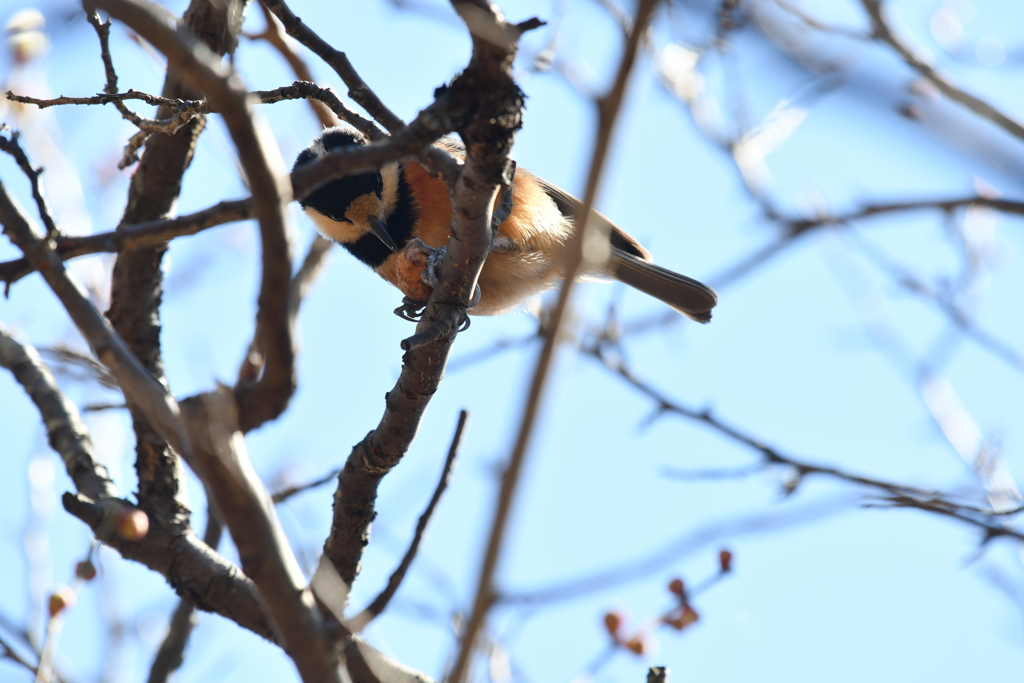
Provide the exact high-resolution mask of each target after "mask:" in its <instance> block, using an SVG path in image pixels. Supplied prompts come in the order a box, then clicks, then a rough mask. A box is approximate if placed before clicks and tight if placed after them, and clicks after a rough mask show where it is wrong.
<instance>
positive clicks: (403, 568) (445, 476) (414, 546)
mask: <svg viewBox="0 0 1024 683" xmlns="http://www.w3.org/2000/svg"><path fill="white" fill-rule="evenodd" d="M468 420H469V412H468V411H466V410H463V411H461V412H460V413H459V423H458V425H456V427H455V436H453V437H452V445H451V446H450V447H449V448H448V457H447V458H446V459H445V461H444V467H443V468H442V470H441V479H440V480H439V481H438V482H437V486H436V487H435V488H434V495H433V496H431V497H430V502H429V503H427V509H426V510H424V511H423V514H422V515H420V519H419V522H417V523H416V532H415V533H414V534H413V537H412V543H410V544H409V548H408V550H406V551H405V556H404V557H402V561H401V562H400V563H399V564H398V568H397V569H395V571H394V572H393V573H392V574H391V578H390V579H388V585H387V587H386V588H385V589H384V590H383V591H381V593H380V594H379V595H378V596H377V597H376V598H374V599H373V602H371V603H370V605H369V606H368V607H367V608H366V609H364V610H363V611H362V612H361V613H360V614H358V615H357V616H355V617H354V618H352V619H351V620H349V626H350V627H351V628H352V630H353V631H355V632H357V633H358V632H360V631H362V630H363V629H364V628H366V625H367V624H369V623H370V622H371V621H373V620H374V619H375V618H377V616H379V615H380V613H381V612H383V611H384V610H385V609H386V608H387V606H388V603H389V602H391V598H392V597H394V595H395V593H396V592H397V591H398V587H399V586H401V585H402V581H403V580H404V579H405V575H406V573H407V572H408V571H409V567H411V566H412V561H413V560H414V559H415V558H416V553H417V551H418V550H419V548H420V543H421V542H422V541H423V534H424V533H425V532H426V530H427V524H429V523H430V518H431V517H432V516H433V514H434V508H436V507H437V504H438V502H440V500H441V495H442V494H443V493H444V491H445V489H446V488H448V481H449V479H451V476H452V469H453V468H454V467H455V457H456V456H457V455H458V452H459V447H460V446H461V445H462V432H463V430H464V429H465V428H466V422H467V421H468Z"/></svg>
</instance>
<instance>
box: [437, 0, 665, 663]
mask: <svg viewBox="0 0 1024 683" xmlns="http://www.w3.org/2000/svg"><path fill="white" fill-rule="evenodd" d="M657 4H658V2H657V0H640V2H639V4H638V6H637V10H636V18H635V20H634V21H633V26H634V29H633V31H632V33H630V35H629V39H628V41H627V42H626V45H625V47H624V49H623V54H622V58H621V61H620V63H619V68H618V73H617V74H616V77H615V82H614V84H613V85H612V88H611V90H610V91H609V93H608V94H607V95H606V96H605V97H604V98H602V99H601V100H599V101H598V102H597V110H598V127H597V132H596V139H595V142H594V151H593V156H592V158H591V162H590V171H589V175H588V179H587V186H586V192H585V194H584V200H583V207H582V210H581V212H580V214H579V215H578V216H576V217H575V221H576V226H577V228H576V230H575V232H574V234H573V236H572V238H571V241H570V243H569V244H568V245H567V250H568V252H569V258H568V259H567V260H568V263H567V264H566V266H565V276H564V277H565V279H564V281H563V283H562V287H561V290H560V291H559V296H558V303H557V304H556V306H555V310H554V312H553V314H552V317H551V322H550V324H549V326H548V334H547V337H546V339H545V340H544V347H543V349H542V350H541V354H540V357H539V358H538V360H537V366H536V369H535V370H534V374H533V380H532V382H531V384H530V392H529V397H528V399H527V403H526V406H525V409H524V414H523V418H522V421H521V423H520V427H519V434H518V436H517V438H516V444H515V447H514V448H513V451H512V453H511V455H510V456H509V461H508V465H507V467H506V469H505V473H504V476H502V480H501V490H500V493H499V495H498V501H497V506H496V509H495V512H494V521H493V522H492V524H491V531H490V535H489V538H488V541H487V549H486V551H485V554H484V557H483V559H482V562H481V566H480V574H479V578H478V582H477V587H476V596H475V597H474V600H473V608H472V611H471V612H470V616H469V619H468V621H467V622H466V626H465V629H464V631H463V634H462V639H461V643H460V646H459V654H458V657H457V659H456V662H455V666H454V668H453V669H452V675H451V679H450V680H451V681H452V683H463V681H465V680H467V679H468V678H469V668H470V662H471V660H472V656H473V651H474V646H475V641H476V637H477V633H478V632H479V631H480V630H481V629H482V628H483V625H484V622H485V621H486V619H487V614H488V613H489V612H490V609H491V606H492V605H493V603H494V586H493V580H494V573H495V571H496V570H497V567H498V560H499V558H500V555H501V550H502V547H503V545H504V541H505V529H506V527H507V524H508V518H509V516H510V513H511V509H512V500H513V498H514V495H515V491H516V488H517V486H518V483H519V474H520V472H521V471H522V467H523V463H524V462H525V460H526V452H527V448H528V446H529V444H530V439H531V436H532V434H533V429H534V425H535V422H536V418H537V413H538V410H539V408H540V404H541V401H542V397H543V393H544V388H545V385H546V384H547V378H548V370H549V368H550V366H551V363H552V360H553V358H554V352H555V349H556V347H557V345H558V344H559V343H560V342H561V341H562V338H561V330H562V325H563V322H564V319H565V315H566V311H567V309H568V305H569V297H570V295H571V294H572V290H573V284H574V282H575V280H576V276H577V274H578V273H580V272H582V267H583V261H584V251H583V245H584V244H585V243H586V240H587V232H588V229H589V223H590V221H589V218H590V214H591V211H593V207H594V204H595V201H596V199H597V189H598V186H599V183H600V179H601V176H602V173H603V170H604V162H605V158H606V156H607V153H608V148H609V146H610V143H611V136H612V132H613V130H614V127H615V122H616V120H617V119H618V114H619V110H620V108H621V106H622V102H623V99H624V95H625V91H626V85H627V82H628V80H629V75H630V72H631V71H632V69H633V63H634V61H635V59H636V53H637V50H638V47H639V44H640V37H641V36H642V34H643V33H644V32H645V31H646V30H647V26H648V23H649V22H650V19H651V16H652V15H653V13H654V9H655V7H657Z"/></svg>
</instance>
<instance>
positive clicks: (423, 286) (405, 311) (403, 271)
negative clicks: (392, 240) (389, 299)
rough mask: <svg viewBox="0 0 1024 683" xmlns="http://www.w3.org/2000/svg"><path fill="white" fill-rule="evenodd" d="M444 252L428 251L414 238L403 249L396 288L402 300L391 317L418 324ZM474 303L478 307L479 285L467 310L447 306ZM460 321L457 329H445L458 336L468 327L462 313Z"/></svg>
mask: <svg viewBox="0 0 1024 683" xmlns="http://www.w3.org/2000/svg"><path fill="white" fill-rule="evenodd" d="M447 251H448V248H447V247H441V248H435V247H431V246H428V245H426V244H424V243H423V241H422V240H420V239H416V238H413V239H412V240H410V242H409V243H408V244H407V245H405V249H403V250H402V251H401V253H399V255H398V267H397V279H398V283H397V284H398V288H399V289H400V290H402V293H403V294H405V297H404V298H403V299H402V305H401V306H399V307H398V308H396V309H395V315H397V316H398V317H399V318H402V319H403V320H409V321H411V322H419V320H420V318H422V317H423V312H424V310H425V309H426V307H427V299H428V298H429V297H430V294H431V292H432V291H433V290H434V287H436V286H437V284H438V282H439V279H440V268H441V262H442V261H443V260H444V255H445V253H446V252H447ZM441 303H447V302H441ZM478 303H480V285H477V286H476V291H475V292H474V293H473V300H472V301H470V302H469V305H468V306H462V304H456V303H452V304H451V305H452V306H455V307H461V308H464V309H467V308H472V307H473V306H476V305H477V304H478ZM461 318H462V319H461V320H460V321H459V323H458V325H456V326H452V325H449V326H450V327H452V328H453V329H452V330H451V332H453V333H454V332H461V331H463V330H465V329H466V328H467V327H469V317H468V316H467V315H466V314H465V312H463V314H462V316H461ZM442 336H446V335H442Z"/></svg>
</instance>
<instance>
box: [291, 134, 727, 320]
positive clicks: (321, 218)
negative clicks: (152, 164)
mask: <svg viewBox="0 0 1024 683" xmlns="http://www.w3.org/2000/svg"><path fill="white" fill-rule="evenodd" d="M366 144H369V143H368V140H367V139H366V138H365V137H364V136H363V135H362V134H361V133H360V132H358V131H356V130H355V129H354V128H350V127H348V126H336V127H332V128H327V129H325V130H324V131H322V132H321V133H320V135H318V136H317V137H316V138H315V139H314V140H313V141H312V143H310V145H309V146H308V147H306V148H305V149H304V150H302V152H300V153H299V155H298V157H297V158H296V160H295V164H294V167H293V170H295V169H298V168H300V167H302V166H304V165H306V164H310V163H312V162H314V161H316V160H317V159H319V158H321V157H323V156H326V155H327V154H329V153H331V152H332V151H335V150H339V149H344V148H346V147H351V146H357V145H366ZM435 144H437V145H438V146H440V147H441V148H443V149H445V150H447V151H448V152H450V153H452V154H453V155H454V156H455V157H456V158H460V159H463V158H465V148H464V147H463V146H462V145H461V143H460V142H458V141H457V140H455V139H453V138H442V139H441V140H439V141H438V142H437V143H435ZM299 204H300V205H301V206H302V208H303V210H304V211H305V213H306V215H307V216H309V218H310V219H311V220H312V222H313V224H314V225H315V226H316V228H317V230H318V231H319V232H320V233H321V234H322V235H323V236H324V237H327V238H328V239H331V240H333V241H335V242H338V243H339V244H341V246H343V247H344V248H345V249H347V250H348V251H349V252H350V253H351V254H352V255H353V256H355V257H356V258H357V259H359V260H360V261H362V262H363V263H365V264H367V265H368V266H370V267H371V268H372V269H373V270H374V271H376V272H377V274H378V275H380V276H381V277H383V278H384V279H385V280H387V281H388V282H390V283H392V284H393V285H395V286H396V287H398V288H399V289H401V290H402V291H403V292H404V293H405V294H406V296H407V297H409V298H410V299H425V298H426V296H427V295H428V294H429V292H430V288H429V287H428V286H426V285H423V284H420V283H418V282H416V283H412V284H410V277H409V275H408V268H409V267H410V265H409V262H408V258H409V257H408V254H409V252H410V249H411V248H413V247H415V245H420V246H422V245H425V246H426V248H427V249H441V248H443V247H445V246H446V245H447V244H448V240H449V237H450V231H449V226H450V224H451V221H452V205H451V199H450V198H449V194H448V187H447V185H446V184H445V183H444V182H443V181H442V180H440V179H437V178H434V177H432V176H431V175H430V174H429V173H428V172H427V171H426V170H425V169H424V168H423V167H422V166H420V165H419V164H418V163H417V162H415V161H411V160H410V161H402V162H393V163H389V164H386V165H385V166H383V167H382V168H381V169H380V170H379V171H372V172H368V173H360V174H356V175H350V176H346V177H342V178H337V179H334V180H331V181H329V182H327V183H325V184H323V185H321V186H320V187H318V188H317V189H316V190H314V191H313V192H311V193H310V194H308V195H307V196H305V197H303V198H301V199H300V200H299ZM580 207H581V202H580V201H579V200H578V199H576V198H575V197H573V196H572V195H571V194H569V193H567V192H565V191H564V190H561V189H559V188H558V187H556V186H554V185H552V184H551V183H548V182H547V181H545V180H543V179H542V178H540V177H538V176H536V175H534V174H533V173H530V172H529V171H527V170H526V169H523V168H516V170H515V172H514V177H513V182H512V209H511V212H510V213H509V215H508V217H507V218H506V219H505V221H504V222H503V223H501V225H499V227H498V230H497V234H496V236H495V238H494V240H493V242H492V246H491V250H490V253H489V254H488V256H487V259H486V261H484V265H483V269H482V270H481V272H480V278H479V280H478V285H479V292H478V300H477V301H476V302H475V304H474V305H473V306H472V307H471V308H470V309H469V313H470V314H471V315H496V314H501V313H506V312H510V311H514V310H516V309H522V308H524V307H525V305H526V304H527V303H528V302H529V301H530V300H532V299H533V298H535V296H536V295H538V294H540V293H541V292H543V291H545V290H548V289H551V288H553V287H554V286H556V285H557V284H558V283H559V282H560V281H561V280H562V279H563V272H564V270H565V266H566V261H567V258H568V249H567V244H568V241H569V238H570V237H571V236H572V234H573V231H574V230H575V225H574V222H573V221H574V219H573V217H574V216H575V215H576V213H577V211H578V210H579V209H580ZM591 220H593V221H597V222H599V223H603V224H604V227H605V229H606V234H607V235H608V236H609V237H608V239H609V244H608V245H607V246H608V249H607V259H606V260H605V261H604V262H603V263H600V264H599V265H598V266H597V267H596V268H595V269H592V270H591V271H590V272H587V273H584V274H583V277H585V278H588V279H591V278H596V279H614V280H618V281H619V282H623V283H625V284H627V285H629V286H631V287H633V288H635V289H638V290H640V291H641V292H644V293H646V294H648V295H650V296H653V297H654V298H656V299H659V300H661V301H662V302H664V303H666V304H668V305H669V306H670V307H671V308H673V309H675V310H676V311H678V312H679V313H681V314H683V315H685V316H686V317H688V318H690V319H691V320H695V321H697V322H700V323H706V322H708V321H710V320H711V309H712V308H714V307H715V304H717V303H718V295H717V294H716V293H715V291H714V290H713V289H711V288H710V287H708V286H707V285H705V284H703V283H701V282H699V281H697V280H694V279H693V278H690V277H687V276H685V275H680V274H679V273H675V272H673V271H671V270H668V269H667V268H663V267H661V266H658V265H655V264H654V263H653V261H652V258H651V255H650V253H649V252H648V251H647V250H646V249H644V248H643V247H642V246H641V245H640V243H639V242H637V241H636V240H635V239H634V238H633V237H631V236H630V235H629V234H628V233H626V232H625V231H624V230H622V229H621V228H619V227H618V226H616V225H615V224H614V223H612V222H611V221H610V220H608V219H607V218H605V217H604V216H602V215H600V214H599V213H597V212H596V211H595V212H594V213H593V218H592V219H591ZM415 240H420V242H416V241H415ZM425 260H426V259H414V262H413V267H416V263H417V262H418V263H419V268H420V269H422V266H423V263H424V262H425ZM417 275H418V271H417ZM415 279H416V280H418V279H419V278H418V277H416V278H415ZM423 287H426V289H422V288H423Z"/></svg>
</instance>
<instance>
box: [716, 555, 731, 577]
mask: <svg viewBox="0 0 1024 683" xmlns="http://www.w3.org/2000/svg"><path fill="white" fill-rule="evenodd" d="M718 565H719V566H720V567H721V568H722V573H723V574H727V573H729V572H731V571H732V553H731V552H729V551H728V550H723V551H721V552H720V553H718Z"/></svg>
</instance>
